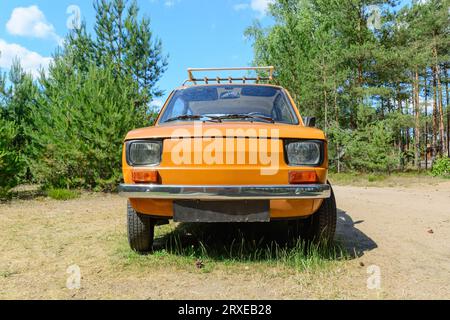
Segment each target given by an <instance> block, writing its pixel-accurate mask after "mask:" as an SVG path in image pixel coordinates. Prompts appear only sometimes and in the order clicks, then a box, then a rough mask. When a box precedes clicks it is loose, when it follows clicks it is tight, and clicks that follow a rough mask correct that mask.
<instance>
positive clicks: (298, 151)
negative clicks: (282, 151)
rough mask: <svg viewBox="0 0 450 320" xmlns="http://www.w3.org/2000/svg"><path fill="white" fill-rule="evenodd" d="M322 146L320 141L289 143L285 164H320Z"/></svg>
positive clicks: (287, 144)
mask: <svg viewBox="0 0 450 320" xmlns="http://www.w3.org/2000/svg"><path fill="white" fill-rule="evenodd" d="M322 146H323V143H322V142H320V141H292V142H290V141H289V142H287V143H286V155H287V162H288V164H289V165H292V166H317V165H319V164H320V163H321V162H322Z"/></svg>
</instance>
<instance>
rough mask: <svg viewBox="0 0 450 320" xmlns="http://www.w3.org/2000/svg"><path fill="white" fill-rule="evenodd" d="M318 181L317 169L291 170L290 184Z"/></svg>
mask: <svg viewBox="0 0 450 320" xmlns="http://www.w3.org/2000/svg"><path fill="white" fill-rule="evenodd" d="M317 181H318V179H317V174H316V172H315V171H290V172H289V184H306V183H316V182H317Z"/></svg>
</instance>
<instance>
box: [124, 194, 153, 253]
mask: <svg viewBox="0 0 450 320" xmlns="http://www.w3.org/2000/svg"><path fill="white" fill-rule="evenodd" d="M155 224H156V221H155V220H154V219H152V218H151V217H149V216H147V215H144V214H140V213H138V212H136V211H135V210H134V209H133V207H132V206H131V205H130V203H129V202H128V208H127V225H128V243H129V244H130V247H131V249H133V250H134V251H136V252H139V253H147V252H150V251H152V248H153V238H154V234H155Z"/></svg>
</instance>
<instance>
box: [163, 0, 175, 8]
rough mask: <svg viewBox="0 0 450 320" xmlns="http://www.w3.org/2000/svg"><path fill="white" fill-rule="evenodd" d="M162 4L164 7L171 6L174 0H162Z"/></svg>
mask: <svg viewBox="0 0 450 320" xmlns="http://www.w3.org/2000/svg"><path fill="white" fill-rule="evenodd" d="M164 5H165V6H166V7H173V6H174V5H175V1H174V0H166V1H164Z"/></svg>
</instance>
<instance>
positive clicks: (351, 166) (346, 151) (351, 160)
mask: <svg viewBox="0 0 450 320" xmlns="http://www.w3.org/2000/svg"><path fill="white" fill-rule="evenodd" d="M373 116H374V110H373V109H372V108H370V107H365V106H361V107H360V108H359V112H358V115H357V119H358V120H357V121H358V123H359V129H358V130H351V129H341V128H339V127H335V126H334V127H331V128H330V129H329V132H328V137H329V140H330V151H331V152H330V158H331V162H332V163H334V162H335V161H334V160H337V158H338V157H339V161H341V162H342V163H343V164H344V165H345V168H346V169H348V170H356V171H360V172H391V171H392V170H393V169H394V168H395V166H396V165H397V164H398V159H399V157H398V154H397V153H396V152H395V151H394V150H393V148H392V141H393V131H392V127H391V125H390V122H389V121H387V120H381V121H380V120H374V118H373ZM335 150H338V151H335Z"/></svg>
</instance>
